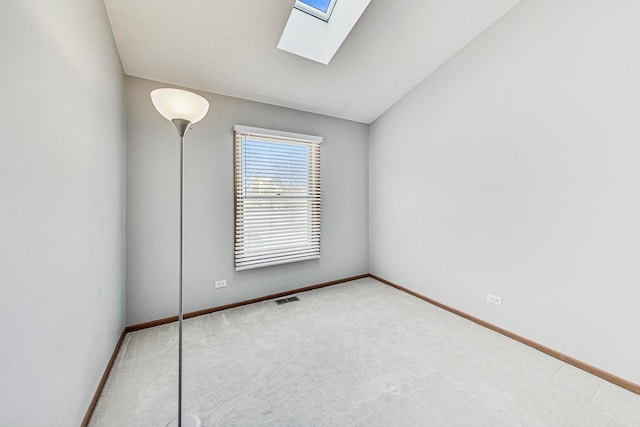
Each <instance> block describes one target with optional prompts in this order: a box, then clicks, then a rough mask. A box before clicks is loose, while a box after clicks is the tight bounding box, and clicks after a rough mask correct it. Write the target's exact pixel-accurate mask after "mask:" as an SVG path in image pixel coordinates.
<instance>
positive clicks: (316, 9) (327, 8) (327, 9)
mask: <svg viewBox="0 0 640 427" xmlns="http://www.w3.org/2000/svg"><path fill="white" fill-rule="evenodd" d="M335 4H336V0H296V4H295V6H294V7H295V8H296V9H298V10H301V11H303V12H306V13H308V14H309V15H313V16H315V17H316V18H319V19H322V20H323V21H329V17H330V16H331V12H332V11H333V6H334V5H335Z"/></svg>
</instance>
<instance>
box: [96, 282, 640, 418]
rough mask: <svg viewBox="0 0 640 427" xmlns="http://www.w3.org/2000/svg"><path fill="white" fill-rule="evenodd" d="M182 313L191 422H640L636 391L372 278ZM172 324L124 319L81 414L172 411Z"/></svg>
mask: <svg viewBox="0 0 640 427" xmlns="http://www.w3.org/2000/svg"><path fill="white" fill-rule="evenodd" d="M297 295H298V296H299V298H300V301H297V302H292V303H288V304H283V305H276V304H275V303H274V302H272V301H267V302H262V303H257V304H253V305H250V306H244V307H240V308H236V309H232V310H227V311H224V312H219V313H214V314H210V315H206V316H200V317H197V318H193V319H189V320H187V321H185V324H184V326H185V329H184V333H185V341H184V346H185V353H184V357H185V361H184V404H183V407H184V408H186V410H188V411H191V412H193V413H196V414H198V415H199V416H200V417H201V418H202V420H203V422H204V426H207V427H212V426H630V427H631V426H633V427H637V426H640V396H639V395H635V394H633V393H631V392H628V391H626V390H624V389H621V388H619V387H617V386H614V385H612V384H610V383H608V382H606V381H603V380H601V379H599V378H597V377H595V376H592V375H590V374H587V373H586V372H583V371H581V370H579V369H576V368H574V367H572V366H570V365H567V364H565V363H563V362H560V361H558V360H556V359H553V358H551V357H549V356H546V355H545V354H542V353H540V352H538V351H536V350H533V349H531V348H529V347H527V346H525V345H522V344H520V343H518V342H516V341H513V340H511V339H508V338H506V337H503V336H502V335H499V334H497V333H495V332H492V331H490V330H487V329H485V328H482V327H480V326H478V325H476V324H474V323H472V322H469V321H467V320H465V319H462V318H459V317H457V316H455V315H453V314H451V313H448V312H446V311H443V310H441V309H439V308H437V307H434V306H432V305H430V304H428V303H425V302H423V301H421V300H419V299H417V298H414V297H412V296H410V295H408V294H405V293H403V292H401V291H398V290H396V289H393V288H391V287H388V286H386V285H384V284H381V283H379V282H377V281H375V280H373V279H362V280H357V281H354V282H349V283H345V284H341V285H336V286H331V287H328V288H322V289H318V290H314V291H309V292H305V293H300V294H297ZM176 382H177V325H176V324H175V323H174V324H170V325H164V326H159V327H155V328H151V329H146V330H143V331H138V332H134V333H130V334H128V335H127V336H126V337H125V340H124V343H123V346H122V348H121V350H120V353H119V355H118V358H117V360H116V363H115V365H114V368H113V370H112V372H111V375H110V377H109V379H108V381H107V384H106V386H105V389H104V391H103V393H102V396H101V398H100V401H99V402H98V405H97V407H96V410H95V412H94V415H93V418H92V420H91V424H90V425H91V426H93V427H98V426H109V427H115V426H164V425H165V424H166V423H168V422H169V421H170V420H171V419H172V418H174V417H175V411H176V408H177V407H176Z"/></svg>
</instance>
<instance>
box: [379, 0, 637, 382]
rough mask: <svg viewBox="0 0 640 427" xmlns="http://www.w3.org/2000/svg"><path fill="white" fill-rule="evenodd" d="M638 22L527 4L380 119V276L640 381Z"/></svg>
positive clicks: (630, 12) (580, 2)
mask: <svg viewBox="0 0 640 427" xmlns="http://www.w3.org/2000/svg"><path fill="white" fill-rule="evenodd" d="M638 22H640V4H639V3H638V2H636V1H613V2H603V1H595V0H592V1H584V0H571V1H570V0H566V1H562V2H558V1H554V0H536V1H532V0H522V1H521V2H520V3H519V4H518V5H517V6H515V8H514V9H512V10H511V11H510V12H509V13H508V14H507V15H505V16H504V17H503V18H502V19H501V20H500V21H498V22H497V23H496V24H495V25H494V26H493V27H491V28H490V29H489V30H488V31H486V32H485V33H484V34H482V35H481V36H480V37H479V38H477V39H476V40H475V41H474V42H472V43H471V44H470V45H468V46H467V47H466V48H465V49H464V50H462V51H461V52H460V53H459V54H458V55H457V56H455V57H454V58H452V59H451V60H450V61H449V62H448V63H446V64H445V65H444V66H443V67H442V68H441V69H439V71H437V72H436V73H435V74H434V75H432V76H431V77H429V78H428V79H427V80H425V81H424V82H423V83H422V84H420V85H419V86H418V87H416V88H415V89H414V90H413V91H412V92H410V93H409V94H408V95H407V96H406V97H405V98H403V99H402V100H401V101H400V102H399V103H398V104H397V105H395V106H394V107H393V108H392V109H390V110H389V111H387V112H386V113H385V114H384V115H383V116H381V117H380V118H379V119H378V120H377V121H375V122H374V123H373V124H372V126H371V128H370V142H371V146H370V177H371V180H370V190H371V192H370V230H371V233H370V239H371V246H370V265H371V270H372V273H374V274H377V275H380V276H382V277H384V278H386V279H388V280H390V281H393V282H396V283H398V284H400V285H404V286H406V287H408V288H410V289H412V290H414V291H416V292H419V293H421V294H423V295H426V296H429V297H432V298H434V299H435V300H438V301H440V302H442V303H445V304H448V305H450V306H452V307H455V308H458V309H460V310H462V311H465V312H467V313H469V314H472V315H474V316H477V317H479V318H481V319H484V320H486V321H489V322H491V323H493V324H495V325H498V326H501V327H503V328H506V329H508V330H510V331H513V332H515V333H517V334H520V335H522V336H524V337H527V338H530V339H532V340H534V341H537V342H539V343H541V344H544V345H547V346H549V347H551V348H554V349H556V350H559V351H561V352H563V353H566V354H568V355H571V356H573V357H576V358H578V359H580V360H582V361H584V362H587V363H590V364H592V365H595V366H597V367H599V368H602V369H605V370H607V371H609V372H611V373H614V374H617V375H619V376H622V377H624V378H627V379H629V380H631V381H634V382H635V383H640V370H639V369H638V361H639V360H640V340H638V325H640V310H639V309H638V302H639V301H640V286H639V285H638V284H639V283H640V263H639V262H638V259H639V257H640V246H639V242H640V226H639V222H638V221H639V219H640V192H639V183H640V166H639V165H640V120H639V119H638V118H639V114H640V79H639V78H638V76H640V49H638V40H640V25H638ZM487 292H490V293H493V294H496V295H499V296H502V297H503V298H504V306H503V307H498V306H495V305H490V304H488V303H486V302H485V294H486V293H487Z"/></svg>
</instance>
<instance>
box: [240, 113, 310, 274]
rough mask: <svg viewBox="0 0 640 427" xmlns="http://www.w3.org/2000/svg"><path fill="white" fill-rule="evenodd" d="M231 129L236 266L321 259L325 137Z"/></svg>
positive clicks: (241, 267) (248, 128) (249, 266)
mask: <svg viewBox="0 0 640 427" xmlns="http://www.w3.org/2000/svg"><path fill="white" fill-rule="evenodd" d="M233 130H234V135H235V141H234V145H235V147H234V185H235V267H236V270H237V271H239V270H247V269H250V268H256V267H266V266H269V265H276V264H284V263H288V262H295V261H304V260H308V259H313V258H320V211H321V206H320V196H321V194H320V142H322V138H321V137H317V136H309V135H301V134H293V133H289V132H281V131H272V130H268V129H258V128H251V127H248V126H239V125H236V126H234V128H233Z"/></svg>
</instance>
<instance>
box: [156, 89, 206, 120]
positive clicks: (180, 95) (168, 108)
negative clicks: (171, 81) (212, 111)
mask: <svg viewBox="0 0 640 427" xmlns="http://www.w3.org/2000/svg"><path fill="white" fill-rule="evenodd" d="M151 102H153V106H154V107H156V110H158V112H159V113H160V114H162V116H163V117H164V118H165V119H167V120H169V121H171V120H173V119H182V120H187V121H189V122H191V123H197V122H199V121H200V120H202V119H203V118H204V116H206V115H207V112H208V111H209V101H207V100H206V99H204V98H203V97H201V96H200V95H196V94H195V93H191V92H187V91H186V90H181V89H172V88H162V89H156V90H154V91H152V92H151Z"/></svg>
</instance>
